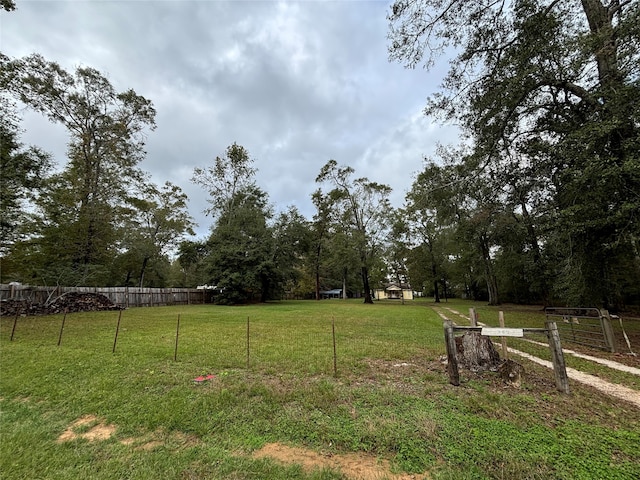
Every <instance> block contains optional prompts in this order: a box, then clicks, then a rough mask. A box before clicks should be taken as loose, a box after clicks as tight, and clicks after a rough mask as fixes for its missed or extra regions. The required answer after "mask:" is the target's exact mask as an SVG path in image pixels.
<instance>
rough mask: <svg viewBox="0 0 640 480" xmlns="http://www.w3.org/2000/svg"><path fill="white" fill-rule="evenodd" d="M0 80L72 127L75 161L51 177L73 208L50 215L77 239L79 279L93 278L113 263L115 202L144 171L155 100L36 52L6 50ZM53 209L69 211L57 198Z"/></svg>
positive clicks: (72, 256)
mask: <svg viewBox="0 0 640 480" xmlns="http://www.w3.org/2000/svg"><path fill="white" fill-rule="evenodd" d="M0 86H1V87H2V88H3V89H4V90H6V91H8V92H10V93H11V94H13V95H14V96H15V97H16V98H17V99H18V100H20V101H21V102H23V103H24V104H26V105H28V106H29V107H31V108H32V109H34V110H35V111H37V112H40V113H42V114H43V115H44V116H46V117H47V118H48V119H49V120H51V121H52V122H54V123H59V124H61V125H63V126H64V127H65V128H66V129H67V131H68V132H69V144H68V158H69V162H68V164H67V165H66V167H65V168H64V170H63V171H62V173H61V174H60V175H58V176H57V177H56V178H55V179H54V180H55V182H54V183H52V197H57V198H59V199H60V200H62V201H63V203H62V205H64V206H66V211H65V212H64V223H61V222H58V223H57V224H56V223H55V220H53V219H51V218H50V219H48V220H47V221H48V223H49V227H51V228H54V227H55V228H54V230H55V231H56V232H57V234H59V235H60V236H61V237H64V236H68V237H73V242H72V243H69V244H68V245H67V246H68V247H69V248H71V251H70V252H65V256H67V257H68V259H69V260H70V261H71V262H72V264H73V269H75V270H76V272H77V275H76V277H77V279H81V278H87V277H88V275H89V273H90V271H91V270H92V269H93V267H94V266H97V265H104V263H105V262H107V261H108V258H109V251H108V247H109V243H108V241H109V240H111V239H112V238H113V236H114V231H115V224H116V223H117V219H116V217H115V214H116V212H115V211H114V207H116V206H117V205H120V204H122V202H123V199H124V197H125V196H126V194H127V191H128V190H129V187H130V186H131V185H132V184H133V183H135V182H136V181H139V180H140V179H141V177H142V174H141V172H140V170H139V169H138V168H137V165H138V163H139V162H140V161H141V160H142V158H143V157H144V155H145V151H144V143H145V132H146V131H147V130H148V129H151V130H152V129H154V128H155V120H154V119H155V110H154V108H153V105H152V104H151V102H150V101H149V100H147V99H145V98H144V97H142V96H140V95H138V94H136V93H135V92H134V91H133V90H127V91H124V92H120V93H119V92H117V91H116V90H115V89H114V87H113V86H112V85H111V83H110V82H109V81H108V80H107V79H106V78H105V77H104V76H103V75H102V74H101V73H100V72H98V71H97V70H95V69H92V68H77V69H76V70H75V72H74V73H73V74H70V73H68V72H66V71H65V70H64V69H62V68H61V67H60V66H59V65H58V64H57V63H55V62H48V61H46V60H45V59H44V58H43V57H42V56H40V55H37V54H34V55H30V56H27V57H24V58H21V59H15V60H10V59H9V58H8V57H6V56H4V55H1V56H0ZM47 208H49V209H50V211H49V212H48V213H49V214H50V215H51V216H56V214H57V213H60V214H61V213H62V212H56V210H59V209H58V207H57V206H56V205H55V204H54V203H52V202H48V205H47ZM51 228H49V229H48V230H47V231H49V232H53V231H54V230H52V229H51ZM64 229H68V230H69V231H68V232H67V233H68V235H67V233H65V232H63V231H62V230H64ZM67 253H69V255H67Z"/></svg>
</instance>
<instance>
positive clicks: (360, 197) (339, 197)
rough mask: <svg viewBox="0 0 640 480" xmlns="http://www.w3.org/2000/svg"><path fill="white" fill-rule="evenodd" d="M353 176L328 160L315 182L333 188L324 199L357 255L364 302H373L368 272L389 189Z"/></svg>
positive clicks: (378, 247) (383, 227)
mask: <svg viewBox="0 0 640 480" xmlns="http://www.w3.org/2000/svg"><path fill="white" fill-rule="evenodd" d="M354 173H355V171H354V169H353V168H351V167H349V166H339V165H338V163H337V162H336V161H335V160H329V161H328V162H327V163H326V164H325V165H324V166H323V167H322V168H321V169H320V173H319V175H318V177H317V178H316V182H317V183H328V184H329V185H331V186H332V187H333V188H332V189H331V190H330V191H329V193H328V196H329V199H330V202H331V206H332V208H333V209H334V210H335V211H334V214H335V215H336V218H337V221H338V222H339V224H340V226H341V228H342V230H343V231H344V232H345V233H347V235H348V236H349V238H350V239H351V241H352V242H353V245H354V249H355V251H356V252H357V254H358V258H359V261H360V275H361V279H362V287H363V293H364V296H365V297H364V302H365V303H373V297H372V295H371V286H370V282H369V280H370V279H369V270H370V268H371V266H372V264H373V262H374V261H375V259H376V257H377V256H379V255H381V254H382V245H383V242H384V239H385V235H386V233H387V230H388V226H389V218H390V214H391V206H390V204H389V194H390V193H391V188H390V187H389V186H387V185H382V184H379V183H376V182H371V181H369V180H368V179H367V178H364V177H362V178H355V179H354V178H352V176H353V174H354Z"/></svg>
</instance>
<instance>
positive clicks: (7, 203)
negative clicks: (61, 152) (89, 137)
mask: <svg viewBox="0 0 640 480" xmlns="http://www.w3.org/2000/svg"><path fill="white" fill-rule="evenodd" d="M50 167H51V161H50V157H49V155H48V154H46V153H45V152H42V151H41V150H40V149H39V148H37V147H34V146H31V147H28V148H25V147H24V145H23V144H22V143H20V129H19V119H18V116H17V113H16V106H15V105H14V104H13V103H12V102H11V100H10V99H9V98H7V97H5V96H4V95H3V96H0V253H2V255H3V256H4V255H6V253H7V252H8V251H9V250H11V247H12V246H13V245H14V244H15V242H18V241H20V240H21V239H24V238H28V237H29V236H30V235H29V233H30V232H29V230H28V228H24V227H27V225H29V224H30V223H31V220H32V215H30V214H28V213H27V211H28V207H29V206H30V205H32V204H33V201H34V200H35V199H36V198H37V196H38V193H39V191H40V188H41V187H42V183H43V179H44V178H45V177H46V174H47V173H48V170H49V169H50ZM21 227H22V228H21Z"/></svg>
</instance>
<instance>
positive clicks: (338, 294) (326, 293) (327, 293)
mask: <svg viewBox="0 0 640 480" xmlns="http://www.w3.org/2000/svg"><path fill="white" fill-rule="evenodd" d="M320 295H321V296H322V298H342V289H341V288H334V289H332V290H321V291H320Z"/></svg>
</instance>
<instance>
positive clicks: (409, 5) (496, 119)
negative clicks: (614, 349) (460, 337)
mask: <svg viewBox="0 0 640 480" xmlns="http://www.w3.org/2000/svg"><path fill="white" fill-rule="evenodd" d="M639 18H640V7H639V6H638V4H637V3H636V2H622V3H620V2H610V3H608V4H605V3H603V2H600V1H589V2H551V3H549V2H540V1H535V0H520V1H517V2H508V3H505V2H485V1H480V2H451V3H449V2H445V3H443V2H439V1H432V0H398V1H397V2H395V3H394V4H393V6H392V8H391V11H390V13H389V20H390V33H389V37H390V39H391V44H390V47H389V51H390V56H391V58H392V59H395V60H399V61H402V62H404V63H405V64H406V65H407V66H410V67H414V66H416V65H418V64H420V63H424V64H425V65H426V66H427V67H429V66H431V64H432V62H433V60H434V58H435V56H437V55H438V54H439V53H440V52H441V51H442V49H444V48H446V47H448V46H455V47H458V54H457V56H456V58H455V59H454V60H453V61H452V62H451V70H450V71H449V74H448V75H447V77H446V79H445V81H444V85H443V87H444V88H443V90H442V91H441V92H439V93H438V94H436V95H434V96H433V97H432V98H431V99H430V100H429V103H428V107H427V110H426V112H427V113H428V114H440V115H442V116H444V117H446V118H450V119H456V120H457V121H458V122H460V124H461V125H462V127H463V128H464V130H465V132H466V134H467V136H468V138H469V139H470V140H471V141H472V142H473V143H472V145H473V151H472V154H471V155H466V156H465V157H464V158H462V159H459V160H458V162H457V163H459V164H460V165H461V168H462V169H463V170H464V171H465V172H466V173H465V174H464V175H462V176H461V177H463V178H464V179H465V181H466V183H475V186H474V188H473V189H472V192H474V195H475V194H476V193H479V192H482V191H483V190H485V191H486V192H488V193H489V195H486V193H485V194H481V195H480V196H477V195H475V196H472V197H471V198H473V200H474V205H473V208H474V209H475V211H476V213H477V214H479V215H476V216H472V217H471V218H469V219H468V220H471V221H470V222H466V227H467V228H466V230H465V237H471V238H472V237H476V239H477V240H478V242H477V248H478V249H479V250H480V251H482V252H484V253H483V255H482V256H483V257H484V259H483V263H484V269H485V277H487V285H488V290H489V297H490V301H491V297H492V296H493V295H492V293H493V292H492V290H494V289H495V290H496V292H495V293H496V294H497V285H492V282H491V280H490V279H491V273H490V271H489V270H490V269H489V267H491V265H489V263H493V261H492V259H491V258H489V257H490V256H491V255H492V250H496V249H504V252H508V254H510V255H513V254H514V253H515V252H517V251H520V252H521V254H520V255H519V256H520V261H519V262H517V263H518V264H520V265H522V266H524V267H526V268H527V270H528V276H529V277H530V280H529V281H530V282H531V284H532V291H531V292H529V295H528V296H530V297H535V296H539V297H540V298H541V299H542V300H543V301H545V302H549V301H553V295H554V294H555V296H556V297H557V298H558V300H560V301H562V302H563V303H570V304H582V305H604V306H605V307H614V308H622V307H623V306H624V305H625V304H626V303H629V302H636V301H637V298H638V296H637V295H638V292H637V288H635V287H633V286H630V285H629V283H628V282H627V281H625V279H626V278H629V277H631V278H633V277H635V278H638V276H639V275H640V270H639V267H640V257H639V256H638V251H639V250H638V248H637V239H638V237H639V234H640V230H638V228H639V227H638V225H640V222H639V221H638V219H639V218H640V201H639V197H638V195H637V192H638V191H640V176H638V169H637V168H636V167H637V165H638V164H640V158H639V157H638V151H639V150H638V145H639V144H640V140H639V139H640V130H639V129H638V125H639V121H638V119H639V118H640V116H639V113H640V100H639V99H640V84H639V83H638V77H637V71H638V70H639V69H640V49H639V48H638V45H640V43H639V39H640V27H639V25H640V22H639V21H638V19H639ZM622 38H624V39H625V41H621V39H622ZM632 165H633V166H632ZM476 180H477V181H480V182H481V183H483V184H484V185H486V187H487V189H488V190H486V189H485V187H483V186H481V185H479V184H478V182H475V181H476ZM500 204H502V205H504V209H503V214H500V215H498V216H495V215H494V213H497V210H495V206H497V205H500ZM441 208H443V206H441ZM491 212H494V213H491ZM509 216H512V217H513V218H512V220H513V219H515V224H514V222H513V221H511V222H508V221H506V220H507V218H508V217H509ZM480 220H481V221H480ZM456 223H457V224H458V226H464V222H463V221H462V220H456ZM487 227H488V228H487ZM513 228H517V229H522V228H523V229H524V230H523V231H524V236H521V235H515V236H513V237H512V238H513V239H514V240H516V239H517V241H516V242H509V237H510V236H511V235H510V233H509V232H510V231H511V229H513ZM486 247H489V250H488V251H489V257H487V254H486V252H487V249H486ZM488 260H489V261H488ZM622 265H627V267H623V269H624V270H625V273H624V274H621V272H620V266H622ZM503 270H504V267H503ZM505 273H506V272H505ZM495 283H496V284H497V282H495ZM551 283H553V285H551ZM502 284H503V286H507V285H506V283H505V282H504V281H503V282H502ZM513 287H515V285H513ZM568 287H570V288H568ZM507 288H510V287H508V286H507ZM517 288H518V289H520V290H521V289H522V287H517ZM518 296H521V294H520V295H518Z"/></svg>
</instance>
